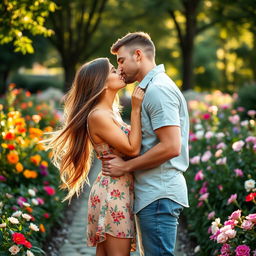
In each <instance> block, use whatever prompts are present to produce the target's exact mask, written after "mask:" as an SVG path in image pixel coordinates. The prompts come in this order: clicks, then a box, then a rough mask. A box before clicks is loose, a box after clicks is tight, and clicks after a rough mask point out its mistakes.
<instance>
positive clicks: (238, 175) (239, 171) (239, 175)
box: [234, 169, 244, 177]
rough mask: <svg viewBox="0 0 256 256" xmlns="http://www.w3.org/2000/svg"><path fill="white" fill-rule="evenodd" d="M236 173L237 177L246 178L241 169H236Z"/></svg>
mask: <svg viewBox="0 0 256 256" xmlns="http://www.w3.org/2000/svg"><path fill="white" fill-rule="evenodd" d="M234 172H235V174H236V177H243V176H244V173H243V171H242V170H241V169H235V170H234Z"/></svg>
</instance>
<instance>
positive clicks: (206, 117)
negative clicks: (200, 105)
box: [203, 113, 211, 120]
mask: <svg viewBox="0 0 256 256" xmlns="http://www.w3.org/2000/svg"><path fill="white" fill-rule="evenodd" d="M210 118H211V114H209V113H205V114H203V119H204V120H208V119H210Z"/></svg>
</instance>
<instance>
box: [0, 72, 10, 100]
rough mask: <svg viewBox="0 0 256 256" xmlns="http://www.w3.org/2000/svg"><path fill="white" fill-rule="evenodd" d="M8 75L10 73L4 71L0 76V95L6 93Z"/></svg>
mask: <svg viewBox="0 0 256 256" xmlns="http://www.w3.org/2000/svg"><path fill="white" fill-rule="evenodd" d="M9 73H10V70H4V71H3V72H1V74H0V84H1V87H0V95H2V94H5V93H6V90H7V79H8V76H9Z"/></svg>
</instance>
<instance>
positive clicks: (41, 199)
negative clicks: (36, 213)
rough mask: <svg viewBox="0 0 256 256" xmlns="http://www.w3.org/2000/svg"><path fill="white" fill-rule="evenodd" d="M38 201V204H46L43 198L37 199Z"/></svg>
mask: <svg viewBox="0 0 256 256" xmlns="http://www.w3.org/2000/svg"><path fill="white" fill-rule="evenodd" d="M36 200H37V202H38V204H39V205H43V204H44V199H43V198H41V197H37V199H36Z"/></svg>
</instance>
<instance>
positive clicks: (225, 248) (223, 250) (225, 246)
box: [220, 244, 230, 256]
mask: <svg viewBox="0 0 256 256" xmlns="http://www.w3.org/2000/svg"><path fill="white" fill-rule="evenodd" d="M220 252H221V255H222V256H228V255H229V253H230V245H229V244H223V245H222V247H221V250H220Z"/></svg>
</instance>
